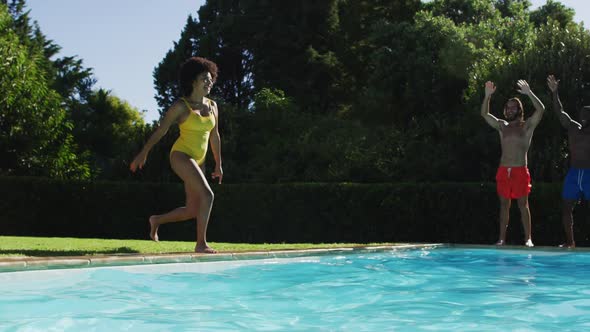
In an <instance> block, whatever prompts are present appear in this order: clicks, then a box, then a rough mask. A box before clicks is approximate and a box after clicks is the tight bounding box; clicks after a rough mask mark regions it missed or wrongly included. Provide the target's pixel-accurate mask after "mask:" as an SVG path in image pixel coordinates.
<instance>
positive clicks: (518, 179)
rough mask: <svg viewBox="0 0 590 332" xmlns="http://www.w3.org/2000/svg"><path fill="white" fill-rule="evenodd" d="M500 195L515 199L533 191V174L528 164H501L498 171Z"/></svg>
mask: <svg viewBox="0 0 590 332" xmlns="http://www.w3.org/2000/svg"><path fill="white" fill-rule="evenodd" d="M496 188H497V190H498V195H500V196H502V197H505V198H508V199H514V198H519V197H523V196H527V195H528V194H529V193H530V192H531V174H530V173H529V169H528V168H527V167H526V166H518V167H505V166H500V167H499V168H498V172H497V173H496Z"/></svg>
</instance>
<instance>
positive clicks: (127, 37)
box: [27, 0, 590, 122]
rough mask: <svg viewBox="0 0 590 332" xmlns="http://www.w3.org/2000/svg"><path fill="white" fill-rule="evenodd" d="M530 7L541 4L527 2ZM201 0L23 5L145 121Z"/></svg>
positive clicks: (582, 12) (577, 3) (35, 0)
mask: <svg viewBox="0 0 590 332" xmlns="http://www.w3.org/2000/svg"><path fill="white" fill-rule="evenodd" d="M531 2H532V3H533V8H537V7H538V6H540V5H543V4H545V2H546V1H545V0H531ZM560 2H561V3H563V4H564V5H566V6H568V7H571V8H573V9H575V11H576V17H575V20H576V21H577V22H580V21H584V22H585V26H586V27H587V28H588V27H590V1H589V0H561V1H560ZM204 3H205V0H98V1H88V0H27V4H28V9H30V10H31V17H32V18H33V19H34V20H36V21H37V22H38V23H39V26H40V27H41V31H43V33H44V34H45V35H46V36H47V37H48V38H49V39H51V40H53V41H54V42H55V43H56V44H58V45H60V46H61V47H62V51H61V53H60V54H59V56H72V55H77V56H78V57H79V58H81V59H82V60H83V61H84V65H85V66H86V67H90V68H93V71H94V75H95V77H96V78H97V80H98V82H97V84H96V86H95V87H96V88H99V87H100V88H104V89H108V90H111V91H112V93H113V94H115V95H116V96H118V97H120V98H122V99H124V100H126V101H128V102H129V103H130V104H131V105H133V106H135V107H137V108H138V109H139V110H147V112H146V113H145V114H144V118H145V119H146V121H148V122H151V121H153V120H157V119H158V117H159V114H158V111H157V108H158V107H157V104H156V101H155V99H154V95H155V94H156V91H155V89H154V84H153V78H152V73H153V70H154V68H155V67H156V66H157V65H158V63H159V62H160V61H161V60H162V59H163V58H164V55H165V54H166V52H167V51H168V50H169V49H171V48H172V46H173V43H174V42H175V41H177V40H178V39H179V37H180V32H181V31H182V28H183V27H184V25H185V23H186V19H187V17H188V15H189V14H192V15H193V17H198V14H197V11H198V9H199V8H200V7H201V5H203V4H204Z"/></svg>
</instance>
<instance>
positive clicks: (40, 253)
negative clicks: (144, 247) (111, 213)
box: [0, 247, 139, 258]
mask: <svg viewBox="0 0 590 332" xmlns="http://www.w3.org/2000/svg"><path fill="white" fill-rule="evenodd" d="M137 253H139V251H137V250H134V249H131V248H129V247H119V248H116V249H110V250H35V249H31V250H23V249H0V255H24V256H29V257H56V256H87V255H112V254H137ZM16 257H18V256H16ZM0 258H2V257H1V256H0Z"/></svg>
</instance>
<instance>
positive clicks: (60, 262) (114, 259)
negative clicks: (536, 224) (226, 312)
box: [0, 243, 590, 273]
mask: <svg viewBox="0 0 590 332" xmlns="http://www.w3.org/2000/svg"><path fill="white" fill-rule="evenodd" d="M435 247H447V248H466V249H469V248H471V249H491V248H494V249H498V250H519V251H550V252H564V253H565V252H590V248H575V249H570V248H559V247H546V246H537V247H532V248H528V247H524V246H518V245H505V246H496V245H482V244H454V243H414V244H412V243H399V244H390V245H378V246H351V247H336V248H311V249H273V250H263V251H261V250H257V251H238V252H220V253H217V254H202V253H194V252H178V253H151V254H113V255H94V256H53V257H5V258H0V273H5V272H20V271H39V270H54V269H73V268H92V267H106V266H129V265H147V264H170V263H201V262H202V263H204V262H219V261H238V260H254V259H266V258H294V257H306V256H320V255H329V254H337V253H352V252H355V253H359V252H379V251H389V250H402V249H428V248H435Z"/></svg>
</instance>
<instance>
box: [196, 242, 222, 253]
mask: <svg viewBox="0 0 590 332" xmlns="http://www.w3.org/2000/svg"><path fill="white" fill-rule="evenodd" d="M195 252H198V253H202V254H216V253H217V250H215V249H213V248H211V247H209V246H208V245H204V246H202V245H199V244H197V245H196V246H195Z"/></svg>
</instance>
